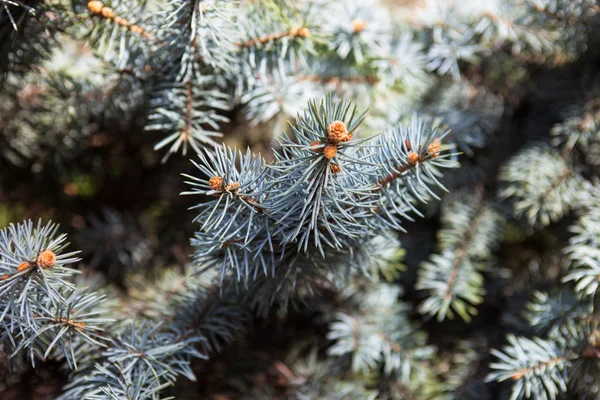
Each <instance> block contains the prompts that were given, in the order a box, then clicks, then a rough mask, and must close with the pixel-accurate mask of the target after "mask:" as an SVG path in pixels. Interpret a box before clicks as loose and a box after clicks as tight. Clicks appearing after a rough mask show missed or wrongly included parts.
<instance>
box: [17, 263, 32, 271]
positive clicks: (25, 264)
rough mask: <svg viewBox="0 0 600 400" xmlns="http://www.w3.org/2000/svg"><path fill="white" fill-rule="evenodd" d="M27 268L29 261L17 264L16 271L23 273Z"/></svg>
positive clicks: (29, 264) (29, 265)
mask: <svg viewBox="0 0 600 400" xmlns="http://www.w3.org/2000/svg"><path fill="white" fill-rule="evenodd" d="M29 267H31V263H30V262H29V261H23V262H22V263H21V264H19V266H18V267H17V271H18V272H23V271H26V270H28V269H29Z"/></svg>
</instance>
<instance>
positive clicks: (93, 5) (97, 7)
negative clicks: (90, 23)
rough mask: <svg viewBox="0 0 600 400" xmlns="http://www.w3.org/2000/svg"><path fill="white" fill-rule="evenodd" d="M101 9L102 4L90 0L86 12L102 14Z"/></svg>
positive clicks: (95, 0)
mask: <svg viewBox="0 0 600 400" xmlns="http://www.w3.org/2000/svg"><path fill="white" fill-rule="evenodd" d="M103 7H104V6H103V5H102V2H100V1H98V0H92V1H90V2H88V3H87V8H88V10H90V11H91V12H93V13H94V14H100V13H101V12H102V8H103Z"/></svg>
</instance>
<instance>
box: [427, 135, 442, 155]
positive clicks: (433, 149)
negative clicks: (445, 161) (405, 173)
mask: <svg viewBox="0 0 600 400" xmlns="http://www.w3.org/2000/svg"><path fill="white" fill-rule="evenodd" d="M441 150H442V142H441V140H440V139H435V140H434V141H433V142H432V143H430V144H429V146H427V154H429V155H430V156H431V157H432V158H436V157H437V156H439V155H440V151H441Z"/></svg>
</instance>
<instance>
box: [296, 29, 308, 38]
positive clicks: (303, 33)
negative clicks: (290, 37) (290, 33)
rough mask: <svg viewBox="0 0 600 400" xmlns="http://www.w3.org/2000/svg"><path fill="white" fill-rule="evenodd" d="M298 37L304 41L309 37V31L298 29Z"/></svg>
mask: <svg viewBox="0 0 600 400" xmlns="http://www.w3.org/2000/svg"><path fill="white" fill-rule="evenodd" d="M298 36H300V37H301V38H303V39H306V38H307V37H309V36H310V29H308V28H307V27H303V28H300V29H299V30H298Z"/></svg>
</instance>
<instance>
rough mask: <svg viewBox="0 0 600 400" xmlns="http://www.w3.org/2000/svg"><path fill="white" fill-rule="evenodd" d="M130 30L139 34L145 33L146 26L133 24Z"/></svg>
mask: <svg viewBox="0 0 600 400" xmlns="http://www.w3.org/2000/svg"><path fill="white" fill-rule="evenodd" d="M129 30H130V31H131V32H133V33H137V34H138V35H143V34H144V28H142V27H141V26H139V25H131V26H130V27H129Z"/></svg>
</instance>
